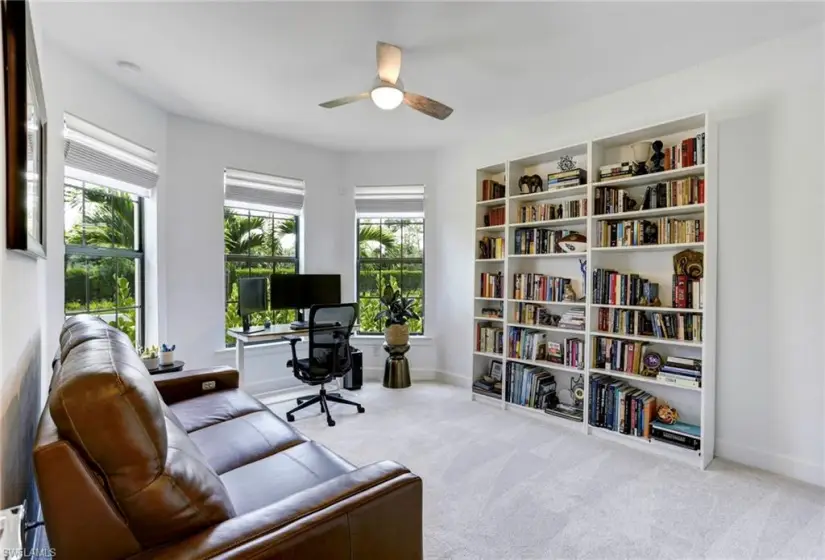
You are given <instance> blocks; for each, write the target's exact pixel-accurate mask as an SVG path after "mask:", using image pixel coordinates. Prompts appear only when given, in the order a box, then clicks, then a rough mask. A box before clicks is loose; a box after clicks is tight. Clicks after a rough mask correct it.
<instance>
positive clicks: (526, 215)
mask: <svg viewBox="0 0 825 560" xmlns="http://www.w3.org/2000/svg"><path fill="white" fill-rule="evenodd" d="M582 216H587V199H586V198H582V199H578V200H564V201H562V202H560V203H558V204H550V203H547V202H545V203H543V204H524V205H522V206H521V207H519V209H518V213H517V214H516V220H517V221H518V222H519V223H522V224H528V223H530V222H545V221H548V220H561V219H564V218H579V217H582Z"/></svg>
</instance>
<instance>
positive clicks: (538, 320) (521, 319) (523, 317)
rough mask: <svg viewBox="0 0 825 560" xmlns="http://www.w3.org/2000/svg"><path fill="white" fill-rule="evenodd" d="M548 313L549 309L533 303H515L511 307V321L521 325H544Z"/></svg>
mask: <svg viewBox="0 0 825 560" xmlns="http://www.w3.org/2000/svg"><path fill="white" fill-rule="evenodd" d="M550 315H552V313H550V310H549V309H546V308H544V307H542V306H541V305H537V304H535V303H517V304H516V306H515V307H514V308H513V322H515V323H520V324H522V325H544V324H545V323H546V322H547V320H548V318H549V316H550Z"/></svg>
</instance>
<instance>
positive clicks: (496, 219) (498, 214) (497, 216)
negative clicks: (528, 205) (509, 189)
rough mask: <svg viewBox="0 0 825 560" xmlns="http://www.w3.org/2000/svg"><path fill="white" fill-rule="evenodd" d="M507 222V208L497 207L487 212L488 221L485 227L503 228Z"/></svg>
mask: <svg viewBox="0 0 825 560" xmlns="http://www.w3.org/2000/svg"><path fill="white" fill-rule="evenodd" d="M506 222H507V208H506V207H505V206H496V207H495V208H490V209H489V210H487V220H485V222H484V225H485V226H503V225H504V224H505V223H506Z"/></svg>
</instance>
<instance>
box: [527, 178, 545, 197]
mask: <svg viewBox="0 0 825 560" xmlns="http://www.w3.org/2000/svg"><path fill="white" fill-rule="evenodd" d="M529 181H530V192H534V193H538V192H542V191H543V190H544V183H542V181H541V175H530V179H529Z"/></svg>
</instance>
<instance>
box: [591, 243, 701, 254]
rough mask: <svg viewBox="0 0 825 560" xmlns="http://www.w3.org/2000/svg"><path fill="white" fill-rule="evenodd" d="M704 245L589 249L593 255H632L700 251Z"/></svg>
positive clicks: (679, 244) (677, 244)
mask: <svg viewBox="0 0 825 560" xmlns="http://www.w3.org/2000/svg"><path fill="white" fill-rule="evenodd" d="M704 246H705V244H704V243H660V244H659V245H633V246H630V247H591V249H590V250H591V251H593V252H594V253H633V252H645V251H647V252H658V251H673V252H674V253H676V252H679V251H683V250H685V249H694V250H698V249H702V248H703V247H704Z"/></svg>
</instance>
